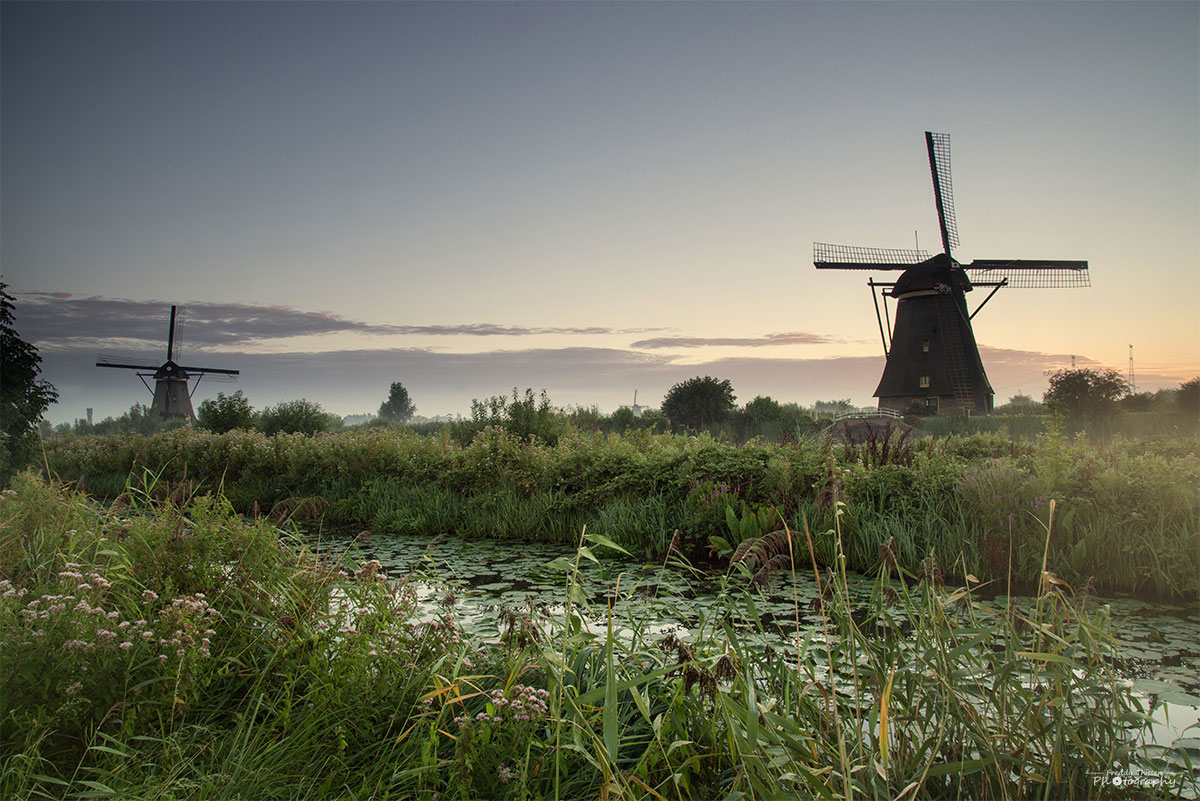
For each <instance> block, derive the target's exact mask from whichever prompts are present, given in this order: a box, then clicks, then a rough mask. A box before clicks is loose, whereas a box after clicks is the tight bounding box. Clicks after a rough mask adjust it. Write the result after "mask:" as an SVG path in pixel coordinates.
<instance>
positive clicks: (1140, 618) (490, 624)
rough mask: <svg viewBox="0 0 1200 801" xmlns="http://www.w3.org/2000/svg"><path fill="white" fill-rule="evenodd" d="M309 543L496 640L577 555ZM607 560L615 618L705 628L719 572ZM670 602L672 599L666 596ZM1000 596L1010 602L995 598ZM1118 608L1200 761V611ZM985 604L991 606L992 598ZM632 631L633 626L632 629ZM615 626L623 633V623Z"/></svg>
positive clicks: (1184, 741) (1136, 661)
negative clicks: (360, 564)
mask: <svg viewBox="0 0 1200 801" xmlns="http://www.w3.org/2000/svg"><path fill="white" fill-rule="evenodd" d="M308 539H309V542H310V544H311V545H316V546H318V547H319V549H320V550H321V551H325V552H329V553H331V554H334V555H340V554H342V553H347V552H348V553H349V555H350V556H351V557H352V558H357V559H361V560H367V559H377V560H378V561H379V562H380V563H381V564H382V565H383V566H384V569H385V570H387V571H388V573H389V576H390V578H392V579H400V578H403V577H405V576H409V575H414V576H435V577H436V578H437V579H438V584H439V585H441V586H440V587H435V586H434V584H432V583H430V582H421V581H417V582H415V586H414V589H415V590H416V592H417V595H418V598H419V600H420V601H421V602H422V604H423V609H424V613H425V614H426V615H428V616H433V615H435V614H437V613H438V612H440V610H441V608H442V606H441V604H442V602H443V599H444V596H445V594H446V588H449V589H451V590H452V591H453V595H454V598H455V613H456V619H458V621H459V622H460V623H461V624H462V625H463V626H464V627H465V628H467V629H468V630H470V631H472V633H474V634H476V635H478V636H481V637H483V638H485V639H495V638H496V637H498V634H499V628H498V623H497V621H496V614H495V613H496V610H497V608H498V607H509V608H514V609H520V608H524V607H526V606H530V605H532V606H539V607H543V608H546V609H547V611H549V612H550V613H552V614H553V613H555V612H561V606H560V604H561V602H562V599H563V597H564V583H565V582H564V575H563V572H562V571H561V570H556V569H553V568H551V567H548V565H549V563H550V562H552V561H553V560H555V559H558V558H560V557H561V558H564V559H567V560H574V559H575V552H574V551H573V550H572V549H568V548H563V547H561V546H553V545H546V544H539V543H511V542H497V541H487V540H482V541H481V540H475V541H465V540H460V539H455V538H443V539H440V540H437V541H434V542H432V543H431V542H430V540H429V539H428V538H426V537H413V536H395V535H387V536H376V537H373V538H371V540H370V541H369V542H365V543H356V542H354V540H353V538H351V537H345V536H341V537H338V536H335V537H332V538H331V537H329V536H328V534H325V535H324V538H323V539H321V538H319V537H318V536H317V535H315V534H314V535H309V537H308ZM595 550H596V551H597V552H598V553H597V555H598V556H600V557H601V560H602V564H599V565H597V564H594V563H592V562H590V561H588V560H586V559H581V560H580V575H581V579H582V586H583V588H584V591H585V593H586V594H587V596H588V597H589V598H591V599H592V600H593V602H594V607H595V608H596V609H597V610H601V611H602V610H604V609H605V605H606V598H607V596H608V595H610V594H611V593H613V591H614V589H615V588H617V586H618V582H619V587H620V591H619V594H618V596H617V598H616V600H615V602H614V607H613V609H614V619H615V620H621V619H628V617H627V616H636V618H637V619H639V620H641V621H645V620H647V619H654V620H657V621H658V622H657V623H656V624H655V625H654V626H653V627H652V633H662V634H665V633H666V632H668V631H671V632H675V633H676V634H677V635H678V636H680V637H683V638H686V637H687V636H689V635H690V634H691V633H692V631H693V629H694V628H695V627H696V626H697V625H704V623H705V621H706V619H708V616H707V614H706V613H707V612H708V611H710V610H711V608H712V602H711V599H712V597H713V595H714V590H715V589H716V584H717V581H718V579H717V578H716V577H713V576H704V575H699V576H697V575H687V574H684V573H682V572H680V571H679V570H676V569H674V568H670V567H667V568H664V567H663V566H662V565H654V564H644V563H641V562H636V561H632V560H629V559H628V558H624V557H620V555H619V554H616V553H615V552H613V551H606V549H603V548H597V549H595ZM848 583H849V591H850V597H851V601H852V603H853V602H854V600H855V599H860V600H861V601H863V602H865V600H866V599H867V598H868V597H869V596H870V593H871V587H872V583H873V580H872V579H869V578H866V577H862V576H855V575H853V574H852V575H850V576H849V579H848ZM817 595H818V590H817V585H816V582H815V581H814V579H813V577H812V575H811V574H808V575H807V576H804V575H799V576H797V577H796V578H795V579H794V580H793V577H792V576H791V575H790V574H786V575H785V574H780V575H777V576H776V577H774V578H773V579H772V581H771V583H770V586H769V587H768V588H767V591H766V592H765V593H764V595H763V596H762V597H761V599H760V600H756V607H757V611H758V613H759V614H760V617H759V620H757V621H755V620H735V621H733V624H734V625H735V626H736V627H738V628H741V629H743V630H747V631H749V630H752V629H754V628H755V627H756V626H757V625H758V624H761V625H762V626H763V627H764V628H765V629H767V630H768V631H777V632H779V634H780V635H781V636H783V637H786V636H787V635H790V634H792V633H793V632H795V631H796V625H797V617H798V618H799V620H798V622H799V625H800V627H801V630H802V631H803V630H804V629H807V628H811V627H814V626H817V625H819V621H818V620H817V619H816V617H815V613H813V612H811V611H810V609H809V604H810V602H812V601H813V600H814V599H815V598H816V597H817ZM668 601H669V602H668ZM1013 601H1014V602H1015V603H1018V604H1022V605H1028V606H1030V607H1032V605H1033V603H1034V600H1033V599H1032V598H1014V599H1013ZM1002 602H1004V599H1003V598H1000V599H995V600H993V601H992V602H991V603H992V604H999V603H1002ZM1096 602H1097V603H1104V604H1107V605H1108V606H1109V607H1110V609H1111V611H1112V620H1113V633H1114V635H1115V636H1116V637H1117V639H1118V641H1119V643H1120V651H1121V653H1122V655H1123V657H1124V661H1123V664H1121V666H1120V669H1121V671H1122V673H1123V674H1124V675H1125V676H1126V677H1127V678H1128V679H1129V680H1130V681H1132V683H1133V689H1134V691H1135V692H1136V693H1137V694H1139V695H1140V696H1141V697H1143V698H1144V699H1146V701H1148V702H1153V703H1155V704H1156V705H1157V711H1156V712H1155V716H1154V723H1153V724H1152V725H1151V726H1150V730H1149V732H1148V738H1147V739H1148V741H1149V742H1150V743H1151V748H1152V749H1153V750H1154V751H1155V752H1156V753H1157V754H1160V755H1161V754H1162V753H1164V752H1165V750H1166V747H1168V746H1171V747H1181V748H1186V749H1187V750H1188V751H1189V753H1191V754H1192V755H1193V760H1194V761H1196V762H1198V763H1200V726H1197V725H1196V724H1197V722H1198V721H1200V611H1198V610H1197V608H1196V607H1195V605H1179V604H1161V603H1149V602H1145V601H1139V600H1133V599H1096ZM984 603H987V602H984ZM625 630H626V631H628V629H625ZM618 634H620V631H619V630H618Z"/></svg>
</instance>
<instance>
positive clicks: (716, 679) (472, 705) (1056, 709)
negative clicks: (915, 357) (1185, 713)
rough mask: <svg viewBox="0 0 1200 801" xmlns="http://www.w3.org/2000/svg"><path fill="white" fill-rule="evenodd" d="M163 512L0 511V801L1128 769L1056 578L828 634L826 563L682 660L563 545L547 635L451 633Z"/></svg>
mask: <svg viewBox="0 0 1200 801" xmlns="http://www.w3.org/2000/svg"><path fill="white" fill-rule="evenodd" d="M177 501H178V503H176V502H172V501H162V502H152V501H151V500H150V499H149V498H148V497H147V495H146V494H145V493H142V492H138V491H136V490H135V491H133V492H131V493H129V494H127V495H125V496H124V497H122V498H121V500H120V503H119V504H117V505H114V506H113V507H111V508H108V507H105V506H101V505H99V504H97V503H95V502H93V501H92V500H91V499H90V498H88V497H86V496H85V495H83V494H81V493H78V492H76V491H73V490H69V489H64V488H59V487H53V486H47V485H46V484H44V483H41V482H40V481H38V480H36V479H33V478H31V477H25V478H23V479H21V480H20V481H19V482H18V483H17V485H16V488H15V490H8V491H5V493H4V495H3V496H2V497H0V531H2V532H3V534H2V537H0V571H2V573H3V575H4V577H5V578H4V579H3V581H2V582H0V645H2V648H3V650H2V653H3V655H4V659H3V662H2V664H0V682H2V685H0V686H2V689H3V694H2V698H3V709H2V710H0V713H2V714H0V754H2V755H3V756H2V757H0V759H2V760H3V763H2V765H0V769H2V771H3V772H2V774H0V796H3V797H5V798H10V797H12V798H66V797H80V796H82V795H88V796H90V797H114V798H123V799H168V798H170V799H191V798H196V799H201V798H254V799H274V798H279V799H307V798H314V799H315V798H329V797H339V798H428V799H433V798H443V799H447V798H460V799H475V798H496V799H504V798H511V799H518V798H524V799H529V798H560V799H576V798H579V799H594V798H603V797H610V798H618V797H620V798H688V797H691V798H779V797H823V798H851V797H862V798H896V797H900V796H903V797H905V798H914V799H915V798H961V797H970V798H1043V797H1053V798H1064V797H1072V798H1098V797H1102V796H1104V797H1111V796H1112V795H1113V794H1114V793H1117V792H1119V791H1115V790H1114V788H1113V787H1112V785H1111V784H1108V785H1101V784H1099V783H1097V782H1095V781H1094V780H1093V776H1094V775H1095V774H1096V773H1097V772H1101V773H1102V772H1103V771H1105V770H1125V769H1127V768H1128V767H1129V766H1130V764H1131V760H1136V759H1137V753H1136V752H1137V748H1136V746H1137V743H1136V741H1135V739H1134V738H1132V737H1131V735H1130V730H1129V729H1128V727H1129V726H1137V725H1139V724H1140V723H1142V722H1144V720H1145V716H1144V711H1145V710H1142V709H1140V707H1139V705H1138V702H1137V701H1136V700H1135V699H1133V698H1131V697H1130V695H1129V691H1128V689H1127V687H1126V685H1124V684H1122V683H1121V682H1120V681H1118V680H1117V679H1116V677H1115V676H1114V675H1113V673H1112V671H1111V660H1112V657H1113V652H1112V650H1111V648H1110V644H1111V638H1110V637H1109V636H1108V634H1107V621H1106V612H1105V610H1104V609H1103V608H1099V609H1092V608H1086V607H1082V606H1080V605H1078V603H1077V602H1076V601H1074V600H1073V599H1072V598H1071V597H1070V595H1069V594H1068V593H1065V592H1063V591H1062V589H1061V587H1060V585H1058V584H1055V583H1053V582H1046V583H1045V585H1044V590H1045V591H1044V592H1043V593H1042V594H1041V595H1040V597H1039V599H1038V602H1037V605H1036V607H1035V608H1033V609H1026V610H1024V611H1022V610H1021V609H1018V608H1010V609H1008V610H1005V611H1002V612H1001V613H992V612H988V611H986V609H985V608H984V607H981V606H977V605H976V604H975V603H973V601H972V598H971V595H970V592H969V591H968V590H957V591H954V592H947V591H946V590H943V589H942V588H941V587H940V585H939V584H938V583H937V581H936V571H934V570H932V569H931V570H927V571H926V580H925V581H923V582H918V581H917V579H916V578H915V577H914V576H913V575H912V574H910V573H908V572H907V571H904V570H903V569H901V568H898V567H893V566H892V564H891V562H890V560H888V561H887V563H886V564H885V568H884V570H883V571H882V572H881V573H880V575H879V578H878V581H877V586H876V590H875V593H874V596H873V598H872V601H871V602H870V604H868V605H867V607H866V608H861V607H860V608H856V609H855V610H854V614H853V615H851V614H850V611H851V610H850V604H849V601H848V598H847V590H846V585H845V574H844V568H843V569H842V571H839V572H838V573H836V574H835V575H834V576H833V577H831V578H826V579H824V581H825V584H824V587H825V591H824V593H823V594H822V596H821V600H820V612H821V619H822V620H823V630H822V631H819V632H810V633H808V634H806V635H805V636H804V637H803V638H802V639H800V640H799V641H797V642H796V643H795V649H794V650H789V651H787V652H780V651H777V650H772V649H770V648H764V647H762V645H761V644H760V642H759V641H758V640H757V633H756V631H755V630H754V628H753V626H750V627H749V628H747V627H746V626H745V625H744V624H743V625H739V626H735V625H733V623H734V622H735V621H739V620H740V621H753V620H756V619H757V615H756V614H754V613H753V607H752V606H751V604H752V602H753V595H752V593H750V591H749V589H748V588H749V587H750V586H751V585H750V584H749V583H748V581H747V580H746V576H745V575H744V574H743V571H740V570H734V571H733V572H731V574H730V576H729V577H728V579H727V580H726V582H725V584H724V585H723V587H724V589H723V590H722V591H721V592H720V606H719V608H718V609H717V610H715V611H714V612H713V614H712V615H711V616H710V617H707V618H705V619H702V620H700V621H698V622H697V624H696V625H695V626H694V627H693V630H692V631H691V636H690V637H674V636H669V637H666V638H662V637H656V636H652V635H651V634H650V629H649V627H648V625H647V621H649V620H651V619H653V617H654V614H653V610H654V608H655V605H656V604H661V605H670V604H671V597H670V595H669V592H670V591H669V590H660V592H661V593H663V594H661V595H658V596H654V597H652V598H649V599H648V600H647V601H646V604H647V608H646V611H645V614H639V615H637V616H636V619H633V618H632V617H631V619H626V620H614V619H613V618H612V616H611V614H609V615H607V616H606V615H605V612H604V610H603V609H586V608H584V607H585V605H586V601H585V600H584V599H583V598H582V597H581V595H580V594H579V593H578V592H576V591H575V589H574V587H576V581H577V575H578V574H577V566H578V562H579V560H580V559H581V558H588V557H590V556H592V555H594V554H596V553H601V552H602V551H603V549H604V548H605V547H607V546H608V543H607V542H606V540H605V539H604V538H602V537H598V536H595V535H585V536H584V537H583V538H581V539H580V540H579V544H580V546H582V547H580V548H579V549H578V550H577V556H576V557H575V561H574V562H572V561H571V560H567V559H563V560H560V561H559V562H558V563H557V566H558V567H559V569H560V570H561V575H562V595H561V600H562V603H563V604H564V606H565V612H564V613H563V614H561V615H560V616H559V617H558V618H557V619H554V620H549V619H545V618H542V617H540V616H539V615H538V613H537V612H535V611H533V610H531V609H526V610H519V609H518V610H502V611H501V612H500V613H499V614H498V616H497V619H496V627H495V633H494V636H491V637H484V638H482V639H472V638H470V637H468V636H466V634H465V633H464V632H463V631H462V630H461V629H460V628H459V627H458V626H457V625H456V623H455V617H454V609H453V604H452V603H451V602H449V601H447V603H446V604H445V605H444V606H443V608H442V609H441V610H440V612H437V613H436V614H432V615H431V614H428V613H424V614H423V613H421V612H420V611H419V610H418V609H417V607H416V606H415V605H414V601H413V594H412V593H411V592H410V591H409V590H410V586H409V584H408V583H407V582H408V581H409V580H410V577H407V576H393V577H391V579H385V578H384V577H383V576H381V575H380V573H379V571H378V569H377V565H374V564H371V563H368V564H365V565H358V564H344V565H334V564H328V563H322V562H320V561H318V560H316V559H314V558H313V557H311V556H309V555H306V554H305V553H304V552H303V551H302V550H301V549H299V547H298V546H295V545H292V544H289V543H288V542H287V539H286V536H284V537H283V539H281V533H280V532H279V531H278V530H276V529H274V528H272V527H270V526H268V525H266V524H264V523H262V522H258V523H247V522H244V521H243V520H242V519H241V518H240V517H239V516H237V515H235V514H234V512H233V510H232V509H231V508H230V506H229V505H228V503H227V502H226V501H225V500H224V499H222V498H219V497H213V496H206V497H190V498H189V497H182V496H181V497H179V498H177ZM1044 535H1045V532H1043V542H1045V536H1044ZM1052 540H1053V536H1052V537H1051V541H1052ZM840 542H841V538H840V537H838V535H837V532H836V529H835V533H834V549H835V557H840V554H841V546H840V544H839V543H840ZM791 547H793V548H795V549H796V550H797V551H798V552H800V553H802V554H804V556H803V558H798V559H797V560H795V562H796V563H797V564H801V563H805V564H807V565H808V568H806V569H809V570H811V569H813V568H812V563H813V560H812V558H811V556H809V555H808V554H809V549H808V537H807V536H806V535H805V534H804V533H803V532H801V533H798V534H797V536H796V537H795V538H794V539H793V540H792V545H791ZM835 561H836V562H837V563H838V564H842V565H844V560H841V559H840V558H838V559H835ZM1051 567H1053V565H1051ZM610 580H611V586H612V593H613V594H614V595H618V596H619V595H622V594H633V593H637V592H638V588H637V586H636V580H635V579H634V577H631V576H629V575H627V574H621V575H610ZM597 619H598V620H599V621H600V623H599V624H598V625H597V624H595V623H591V622H589V621H592V620H597ZM616 630H621V632H622V633H621V634H620V635H619V636H618V635H615V634H614V631H616ZM867 632H869V633H870V634H871V636H866V634H865V633H867Z"/></svg>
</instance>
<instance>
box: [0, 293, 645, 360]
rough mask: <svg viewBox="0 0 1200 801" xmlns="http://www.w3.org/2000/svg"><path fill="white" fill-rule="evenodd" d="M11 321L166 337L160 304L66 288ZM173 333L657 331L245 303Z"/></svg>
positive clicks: (190, 337)
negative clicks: (414, 318)
mask: <svg viewBox="0 0 1200 801" xmlns="http://www.w3.org/2000/svg"><path fill="white" fill-rule="evenodd" d="M19 298H20V300H19V303H18V304H17V322H18V326H19V330H20V332H21V334H22V336H23V337H24V338H25V339H27V340H29V341H31V342H34V343H35V344H37V346H38V347H39V348H43V349H55V348H63V347H71V346H74V345H81V346H82V345H88V346H89V347H91V348H92V349H93V350H95V349H97V348H108V349H111V348H116V347H119V348H126V349H128V348H130V347H137V346H138V343H140V344H141V346H143V347H151V346H152V347H154V348H155V349H156V350H161V349H162V345H163V343H164V341H165V340H166V337H167V328H168V320H169V319H170V305H171V304H169V303H163V302H160V301H137V300H125V299H120V298H101V297H75V296H72V295H69V294H67V293H51V292H22V293H20V295H19ZM176 328H177V332H178V333H179V334H180V335H182V337H183V338H184V339H185V340H186V342H187V344H188V346H189V347H191V348H224V347H228V346H231V345H232V346H239V347H244V346H246V345H247V344H251V343H256V342H262V341H265V340H281V339H282V340H286V339H289V338H292V337H302V336H314V335H322V334H345V333H351V334H365V335H375V336H406V335H408V336H413V335H424V336H477V337H522V336H535V335H542V334H551V335H559V336H579V335H608V334H640V333H646V332H650V331H661V330H662V329H660V328H607V327H602V326H591V327H584V328H571V327H531V326H517V325H498V324H495V323H465V324H456V325H390V324H378V323H368V322H363V321H360V320H352V319H348V318H346V317H341V316H338V315H336V314H332V313H329V312H307V311H300V310H297V309H293V308H291V307H288V306H260V305H254V304H246V303H190V304H188V305H187V306H185V307H183V317H182V319H181V320H180V321H178V322H177V326H176Z"/></svg>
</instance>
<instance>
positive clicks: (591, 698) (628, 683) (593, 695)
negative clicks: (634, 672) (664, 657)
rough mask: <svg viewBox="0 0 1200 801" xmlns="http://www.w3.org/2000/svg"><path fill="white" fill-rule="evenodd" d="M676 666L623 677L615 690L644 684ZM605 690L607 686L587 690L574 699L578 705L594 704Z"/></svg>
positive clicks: (618, 690)
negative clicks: (629, 677) (627, 677)
mask: <svg viewBox="0 0 1200 801" xmlns="http://www.w3.org/2000/svg"><path fill="white" fill-rule="evenodd" d="M676 667H677V666H676V665H670V666H668V667H662V668H659V669H658V670H652V671H650V672H649V673H643V674H641V675H639V676H636V677H635V678H632V679H625V680H624V681H619V682H617V683H616V689H617V692H620V691H621V690H628V689H629V688H630V687H637V686H638V685H639V684H645V683H646V682H648V681H650V680H651V679H657V678H658V677H659V676H665V675H667V674H668V673H670V672H672V671H674V670H675V669H676ZM607 690H608V688H607V687H600V688H597V689H595V690H589V691H588V692H586V693H583V694H582V695H580V696H579V697H578V698H577V699H576V701H577V702H578V703H579V705H580V706H583V705H586V704H594V703H596V702H597V701H599V700H600V699H601V698H603V697H604V693H605V692H607Z"/></svg>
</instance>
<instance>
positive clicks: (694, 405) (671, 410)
mask: <svg viewBox="0 0 1200 801" xmlns="http://www.w3.org/2000/svg"><path fill="white" fill-rule="evenodd" d="M735 400H737V398H736V396H734V394H733V385H731V384H730V383H729V380H728V379H725V380H719V379H716V378H712V377H711V376H704V377H703V378H701V377H700V376H697V377H696V378H689V379H688V380H687V381H681V382H680V383H678V384H676V385H675V386H673V387H671V389H670V390H668V391H667V396H666V397H665V398H663V402H662V412H663V414H665V415H666V416H667V417H668V418H670V420H671V422H672V423H674V424H676V425H682V426H686V427H688V428H692V429H696V430H699V429H702V428H707V427H708V426H710V425H713V424H714V423H719V422H721V421H722V420H724V419H725V418H726V417H727V416H728V415H729V413H730V412H732V411H733V409H734V408H735V407H734V401H735Z"/></svg>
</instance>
